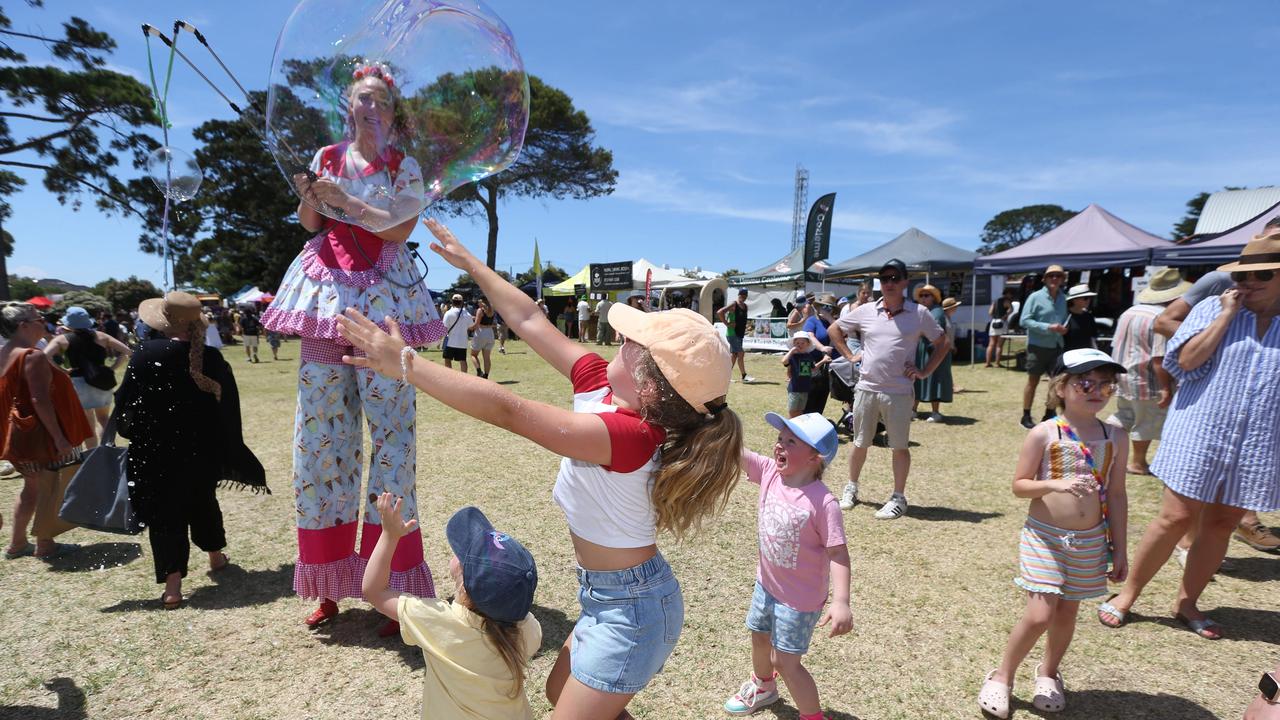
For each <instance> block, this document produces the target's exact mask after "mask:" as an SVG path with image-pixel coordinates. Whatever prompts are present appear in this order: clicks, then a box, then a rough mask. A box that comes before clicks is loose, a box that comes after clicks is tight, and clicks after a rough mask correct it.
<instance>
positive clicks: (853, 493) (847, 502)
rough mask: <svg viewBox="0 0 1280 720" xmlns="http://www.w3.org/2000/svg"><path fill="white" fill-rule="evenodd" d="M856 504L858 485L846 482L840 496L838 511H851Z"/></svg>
mask: <svg viewBox="0 0 1280 720" xmlns="http://www.w3.org/2000/svg"><path fill="white" fill-rule="evenodd" d="M857 504H858V483H856V482H847V483H845V485H844V494H843V495H841V496H840V509H841V510H852V509H853V506H854V505H857Z"/></svg>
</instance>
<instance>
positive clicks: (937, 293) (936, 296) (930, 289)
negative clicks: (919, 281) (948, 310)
mask: <svg viewBox="0 0 1280 720" xmlns="http://www.w3.org/2000/svg"><path fill="white" fill-rule="evenodd" d="M925 293H929V294H930V295H932V296H933V301H934V302H936V303H939V304H941V303H942V291H941V290H939V289H938V288H936V287H934V286H933V285H921V286H920V287H918V288H916V291H915V292H914V293H912V294H911V297H912V298H914V299H915V301H916V302H920V296H921V295H924V294H925Z"/></svg>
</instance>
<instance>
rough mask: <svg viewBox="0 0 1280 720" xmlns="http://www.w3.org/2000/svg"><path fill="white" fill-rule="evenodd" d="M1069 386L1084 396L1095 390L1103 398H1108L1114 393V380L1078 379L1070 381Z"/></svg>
mask: <svg viewBox="0 0 1280 720" xmlns="http://www.w3.org/2000/svg"><path fill="white" fill-rule="evenodd" d="M1071 385H1072V386H1073V387H1075V389H1077V390H1079V391H1080V392H1082V393H1084V394H1085V395H1088V394H1089V393H1091V392H1093V391H1094V390H1097V391H1099V392H1101V393H1102V394H1103V395H1104V396H1108V395H1111V394H1112V393H1114V392H1115V391H1116V381H1115V380H1090V379H1088V378H1080V379H1079V380H1073V381H1071Z"/></svg>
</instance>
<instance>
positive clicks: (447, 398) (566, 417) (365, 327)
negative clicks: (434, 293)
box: [338, 275, 613, 465]
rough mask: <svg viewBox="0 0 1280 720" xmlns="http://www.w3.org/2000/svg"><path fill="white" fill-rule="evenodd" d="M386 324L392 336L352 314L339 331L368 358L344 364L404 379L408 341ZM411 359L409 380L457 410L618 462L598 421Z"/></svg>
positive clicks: (549, 444) (588, 456)
mask: <svg viewBox="0 0 1280 720" xmlns="http://www.w3.org/2000/svg"><path fill="white" fill-rule="evenodd" d="M471 277H473V278H474V277H475V275H472V276H471ZM495 277H496V275H495ZM517 292H519V291H517ZM386 323H387V327H388V328H389V329H390V331H391V332H390V333H387V332H384V331H383V330H382V329H381V328H379V327H378V326H377V325H376V324H374V323H373V321H371V320H369V319H368V318H366V317H365V316H364V315H361V314H360V313H359V312H358V311H356V310H354V309H351V308H348V309H347V314H346V317H339V318H338V331H339V332H340V333H342V337H344V338H346V339H347V340H348V341H349V342H350V343H351V344H352V345H354V346H355V347H358V348H360V349H361V350H363V351H364V352H365V357H349V356H344V357H343V358H342V359H343V361H345V362H346V363H348V364H350V365H355V366H356V367H367V368H373V369H374V370H377V371H378V372H380V373H382V374H383V375H386V376H387V377H393V378H394V377H400V372H401V367H400V358H401V354H400V353H401V352H402V348H404V347H405V344H404V339H403V338H402V337H401V336H400V326H399V325H398V324H396V322H395V319H394V318H391V317H387V318H386ZM405 358H406V367H407V369H408V374H407V376H406V379H407V380H408V381H409V382H411V383H413V385H414V386H415V387H417V388H418V389H419V390H421V391H423V392H425V393H426V394H428V395H430V396H431V397H433V398H435V399H437V400H439V401H440V402H442V403H444V404H445V405H448V406H449V407H451V408H453V409H454V410H458V411H460V412H463V413H466V414H467V415H470V416H471V417H473V418H476V419H477V420H483V421H485V422H487V423H489V424H490V425H496V426H498V427H500V428H502V429H504V430H509V431H511V432H513V433H515V434H517V435H520V436H521V437H525V438H528V439H530V440H532V441H534V442H535V443H537V444H539V445H541V446H542V447H544V448H546V449H548V450H550V451H551V452H553V453H556V454H558V455H564V456H566V457H571V458H573V459H575V460H583V461H585V462H590V463H595V464H597V465H608V464H610V463H611V462H612V460H613V452H612V446H611V444H610V441H609V431H608V429H607V428H606V427H605V424H604V421H603V420H601V419H600V417H599V416H598V415H591V414H588V413H575V412H573V411H571V410H565V409H564V408H559V407H556V406H554V405H548V404H546V403H540V402H534V401H532V400H525V399H524V398H522V397H520V396H518V395H516V394H515V393H513V392H511V391H510V390H507V389H506V388H504V387H502V386H501V385H498V384H497V383H493V382H490V381H488V380H485V379H484V378H480V377H476V376H473V375H464V376H459V374H458V373H457V372H454V371H451V370H448V369H446V368H444V367H443V366H440V365H437V364H435V363H433V362H430V361H428V360H424V359H422V358H420V357H418V355H417V354H416V353H411V354H406V356H405Z"/></svg>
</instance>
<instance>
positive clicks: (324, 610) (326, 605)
mask: <svg viewBox="0 0 1280 720" xmlns="http://www.w3.org/2000/svg"><path fill="white" fill-rule="evenodd" d="M337 616H338V603H336V602H334V601H332V600H325V601H323V602H321V603H320V607H318V608H316V611H315V612H313V613H311V614H310V615H308V616H307V619H306V620H304V621H303V622H305V623H306V624H307V627H309V628H314V627H319V626H320V625H322V624H323V623H325V622H328V621H329V620H332V619H334V618H335V617H337Z"/></svg>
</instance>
